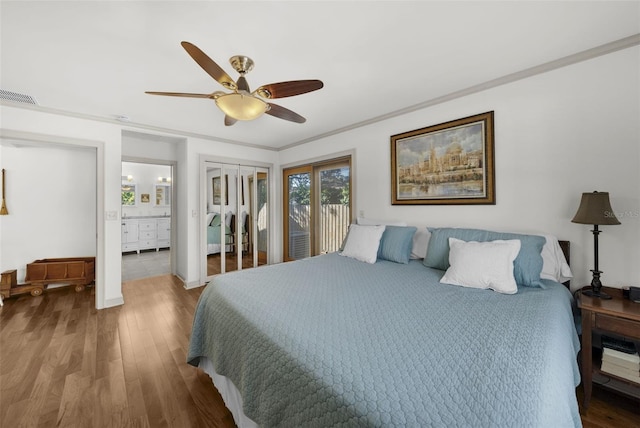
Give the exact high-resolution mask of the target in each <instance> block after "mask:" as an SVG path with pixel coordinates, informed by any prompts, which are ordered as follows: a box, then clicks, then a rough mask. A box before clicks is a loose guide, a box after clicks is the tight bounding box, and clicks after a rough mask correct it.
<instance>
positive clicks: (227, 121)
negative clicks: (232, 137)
mask: <svg viewBox="0 0 640 428" xmlns="http://www.w3.org/2000/svg"><path fill="white" fill-rule="evenodd" d="M237 121H238V120H237V119H234V118H232V117H231V116H227V115H226V114H225V115H224V126H231V125H233V124H234V123H236V122H237Z"/></svg>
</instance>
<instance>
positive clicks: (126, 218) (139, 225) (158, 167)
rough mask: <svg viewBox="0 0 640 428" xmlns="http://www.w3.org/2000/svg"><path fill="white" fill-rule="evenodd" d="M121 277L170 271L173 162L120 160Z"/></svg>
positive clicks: (134, 276)
mask: <svg viewBox="0 0 640 428" xmlns="http://www.w3.org/2000/svg"><path fill="white" fill-rule="evenodd" d="M121 178H122V183H121V200H122V205H121V207H122V209H121V215H120V218H121V227H122V237H121V242H122V281H123V282H124V281H131V280H135V279H141V278H148V277H153V276H159V275H167V274H171V273H172V257H171V244H172V239H173V238H172V233H171V231H172V229H173V226H172V224H173V216H172V206H173V201H174V200H175V197H174V185H173V184H174V180H173V165H171V164H160V163H146V162H130V161H123V162H122V177H121Z"/></svg>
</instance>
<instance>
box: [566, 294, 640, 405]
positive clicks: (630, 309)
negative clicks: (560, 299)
mask: <svg viewBox="0 0 640 428" xmlns="http://www.w3.org/2000/svg"><path fill="white" fill-rule="evenodd" d="M602 291H604V292H606V293H607V294H609V295H611V297H612V299H611V300H602V299H598V298H593V297H589V296H585V295H584V294H582V293H578V294H577V296H578V307H579V308H580V309H581V310H582V350H581V352H582V386H583V388H584V406H583V408H584V411H586V410H587V408H588V407H589V401H590V400H591V391H592V382H593V375H594V373H596V374H600V373H601V372H600V363H599V362H596V365H595V367H594V364H593V348H592V346H593V333H594V332H597V333H603V334H606V333H610V334H613V335H614V336H616V337H623V338H625V339H629V340H633V341H639V340H640V303H634V302H632V301H631V300H628V299H623V298H622V290H620V289H617V288H609V287H603V290H602ZM606 376H607V377H608V378H610V379H611V380H610V381H609V382H608V383H607V387H610V388H612V389H616V390H618V391H623V390H624V388H616V385H620V386H626V387H627V388H628V387H630V386H632V385H637V384H635V383H634V382H630V381H626V380H624V379H620V378H616V377H615V376H612V375H609V374H606ZM638 391H639V393H640V386H639V387H638Z"/></svg>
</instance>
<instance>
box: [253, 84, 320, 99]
mask: <svg viewBox="0 0 640 428" xmlns="http://www.w3.org/2000/svg"><path fill="white" fill-rule="evenodd" d="M323 86H324V84H323V83H322V81H321V80H292V81H289V82H279V83H270V84H268V85H262V86H260V87H259V88H258V89H256V93H257V94H258V95H260V96H261V97H262V98H285V97H292V96H294V95H300V94H306V93H307V92H312V91H317V90H318V89H322V87H323Z"/></svg>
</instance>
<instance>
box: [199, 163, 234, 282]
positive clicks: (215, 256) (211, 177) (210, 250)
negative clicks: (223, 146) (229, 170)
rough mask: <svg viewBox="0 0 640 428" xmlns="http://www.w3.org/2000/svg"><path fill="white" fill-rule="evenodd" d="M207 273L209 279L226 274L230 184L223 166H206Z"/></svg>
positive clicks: (211, 164)
mask: <svg viewBox="0 0 640 428" xmlns="http://www.w3.org/2000/svg"><path fill="white" fill-rule="evenodd" d="M205 183H206V189H207V194H206V201H207V203H206V207H207V209H206V211H207V212H206V215H205V216H204V218H205V220H204V221H205V225H204V226H205V234H204V236H205V240H206V244H205V247H206V251H205V260H206V272H207V277H210V276H212V275H217V274H219V273H223V272H225V263H224V253H225V252H226V245H223V243H224V242H225V241H226V239H227V237H226V236H225V235H226V227H225V215H226V212H225V209H224V208H225V206H226V205H225V199H226V196H227V195H226V194H227V186H228V183H227V182H226V180H225V177H224V174H223V173H222V164H216V163H209V162H207V164H206V181H205Z"/></svg>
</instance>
